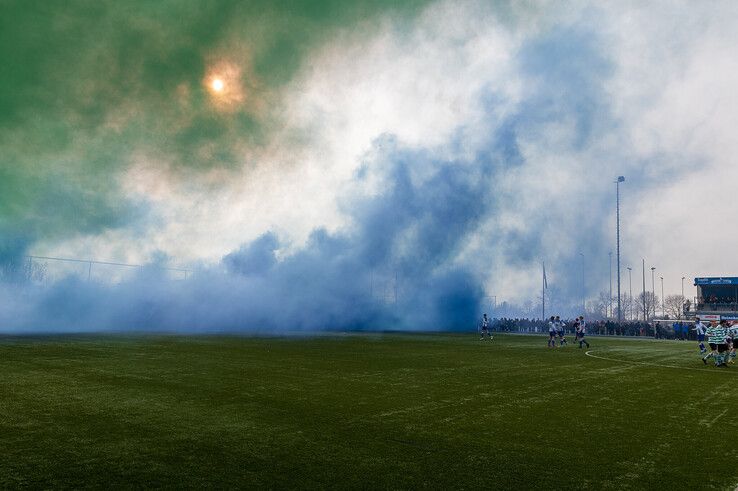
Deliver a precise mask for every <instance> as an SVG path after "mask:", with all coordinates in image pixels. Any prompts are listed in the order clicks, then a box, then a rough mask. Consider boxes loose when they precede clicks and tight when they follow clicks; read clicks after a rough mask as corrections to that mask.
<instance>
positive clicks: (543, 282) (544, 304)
mask: <svg viewBox="0 0 738 491" xmlns="http://www.w3.org/2000/svg"><path fill="white" fill-rule="evenodd" d="M541 283H542V285H541V299H542V302H543V312H542V315H543V317H542V319H543V320H544V321H545V320H546V263H545V262H544V263H543V281H542V282H541Z"/></svg>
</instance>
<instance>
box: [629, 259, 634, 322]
mask: <svg viewBox="0 0 738 491" xmlns="http://www.w3.org/2000/svg"><path fill="white" fill-rule="evenodd" d="M632 273H633V268H631V267H630V266H628V285H629V289H630V302H628V305H629V306H630V308H629V309H628V310H630V320H633V275H632Z"/></svg>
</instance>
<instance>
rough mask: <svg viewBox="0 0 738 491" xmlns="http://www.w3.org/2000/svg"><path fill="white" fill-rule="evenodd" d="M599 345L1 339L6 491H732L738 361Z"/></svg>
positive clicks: (469, 338) (680, 349) (664, 347)
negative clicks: (240, 490) (173, 490)
mask: <svg viewBox="0 0 738 491" xmlns="http://www.w3.org/2000/svg"><path fill="white" fill-rule="evenodd" d="M590 342H591V343H592V348H591V353H590V354H591V355H593V356H587V355H585V352H584V351H585V350H580V349H577V348H576V347H573V346H569V347H567V348H563V349H556V350H548V349H546V347H545V346H546V341H545V339H544V338H543V337H539V336H514V335H507V336H497V337H496V339H495V340H494V342H493V343H489V342H485V343H480V342H479V341H478V339H477V338H476V336H475V335H474V334H471V335H440V334H439V335H421V334H418V335H400V334H384V335H380V334H377V335H356V336H349V335H345V336H341V335H336V336H331V337H315V338H239V337H217V336H213V337H183V336H140V337H123V336H95V337H87V336H84V337H82V336H71V337H70V336H67V337H36V338H18V337H4V338H0V393H1V394H2V395H1V396H0V434H1V435H2V437H1V438H0V441H1V442H2V451H0V487H17V486H23V485H26V486H32V487H43V488H49V487H81V486H85V487H111V486H114V487H127V488H130V487H145V486H165V487H189V488H192V487H219V488H221V487H250V488H256V487H258V488H264V487H267V488H296V487H297V488H417V487H428V488H480V487H485V488H505V489H511V488H517V489H531V488H538V489H561V488H582V489H601V488H613V489H628V488H632V489H643V488H651V489H690V490H693V489H733V488H735V486H736V484H738V438H737V437H738V413H737V412H736V409H737V408H738V365H736V366H734V367H731V368H728V369H722V370H721V369H716V368H713V367H705V366H703V365H702V362H701V361H700V360H699V357H698V352H697V349H696V347H695V345H694V343H691V342H690V343H686V342H674V341H651V340H631V339H598V338H592V339H591V340H590ZM595 356H597V357H600V358H595ZM603 358H606V359H603Z"/></svg>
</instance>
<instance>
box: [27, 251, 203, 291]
mask: <svg viewBox="0 0 738 491" xmlns="http://www.w3.org/2000/svg"><path fill="white" fill-rule="evenodd" d="M25 258H26V259H27V261H28V262H27V264H26V265H24V268H23V270H24V276H25V277H26V278H27V279H28V280H30V281H33V282H35V283H47V284H48V283H49V282H53V281H56V280H59V279H62V278H65V277H69V276H77V277H80V278H83V279H87V281H99V282H108V283H120V282H122V281H125V280H126V279H128V278H130V277H131V276H132V275H133V274H135V272H136V271H137V270H140V269H141V268H154V269H157V270H160V271H164V272H166V273H167V274H168V275H169V277H170V279H173V280H178V279H179V280H186V279H187V277H188V276H189V275H190V273H192V270H190V269H185V268H171V267H164V266H156V265H143V264H128V263H117V262H110V261H97V260H94V259H74V258H63V257H50V256H25Z"/></svg>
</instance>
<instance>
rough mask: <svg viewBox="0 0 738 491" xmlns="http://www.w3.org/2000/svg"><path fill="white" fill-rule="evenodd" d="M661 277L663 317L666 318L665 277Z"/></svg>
mask: <svg viewBox="0 0 738 491" xmlns="http://www.w3.org/2000/svg"><path fill="white" fill-rule="evenodd" d="M659 278H661V317H663V318H664V319H666V304H665V303H664V277H663V276H659Z"/></svg>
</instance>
